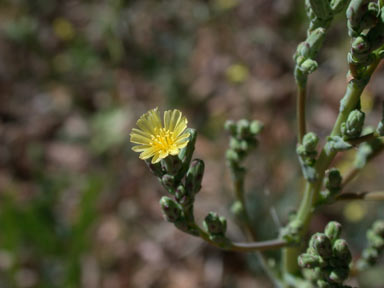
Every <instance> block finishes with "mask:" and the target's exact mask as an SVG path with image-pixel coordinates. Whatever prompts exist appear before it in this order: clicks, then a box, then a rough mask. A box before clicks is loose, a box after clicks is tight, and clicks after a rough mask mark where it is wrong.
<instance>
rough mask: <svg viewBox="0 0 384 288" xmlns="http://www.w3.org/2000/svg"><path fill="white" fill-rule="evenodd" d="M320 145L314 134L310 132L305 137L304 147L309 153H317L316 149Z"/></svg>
mask: <svg viewBox="0 0 384 288" xmlns="http://www.w3.org/2000/svg"><path fill="white" fill-rule="evenodd" d="M318 143H319V138H318V137H317V136H316V134H315V133H313V132H309V133H307V134H305V135H304V137H303V147H304V149H305V151H307V152H312V151H316V147H317V144H318Z"/></svg>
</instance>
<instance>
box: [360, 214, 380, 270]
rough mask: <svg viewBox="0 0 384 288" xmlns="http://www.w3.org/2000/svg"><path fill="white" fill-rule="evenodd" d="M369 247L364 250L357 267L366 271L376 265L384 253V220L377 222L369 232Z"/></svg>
mask: <svg viewBox="0 0 384 288" xmlns="http://www.w3.org/2000/svg"><path fill="white" fill-rule="evenodd" d="M367 239H368V247H367V248H366V249H364V251H363V253H362V257H361V259H360V260H359V262H358V264H357V267H358V268H359V269H360V270H364V269H366V268H368V267H371V266H373V265H375V264H376V262H377V260H378V259H379V257H380V255H381V254H383V251H384V220H377V221H376V222H375V223H374V224H373V225H372V227H371V229H369V230H368V231H367Z"/></svg>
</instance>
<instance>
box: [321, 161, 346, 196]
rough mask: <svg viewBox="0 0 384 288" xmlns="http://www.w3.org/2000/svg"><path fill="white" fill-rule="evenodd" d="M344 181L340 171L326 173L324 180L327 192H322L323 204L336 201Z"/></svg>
mask: <svg viewBox="0 0 384 288" xmlns="http://www.w3.org/2000/svg"><path fill="white" fill-rule="evenodd" d="M342 180H343V179H342V177H341V174H340V171H339V170H338V169H336V168H332V169H329V170H328V171H326V174H325V180H324V186H325V188H326V190H325V191H322V192H321V198H322V199H321V201H322V202H329V201H331V200H332V199H334V197H335V196H336V195H337V194H339V192H340V191H341V188H342V186H341V184H342Z"/></svg>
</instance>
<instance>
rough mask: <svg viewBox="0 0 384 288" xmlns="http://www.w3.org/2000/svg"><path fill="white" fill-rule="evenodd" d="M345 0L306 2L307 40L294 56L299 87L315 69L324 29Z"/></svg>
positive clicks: (312, 0)
mask: <svg viewBox="0 0 384 288" xmlns="http://www.w3.org/2000/svg"><path fill="white" fill-rule="evenodd" d="M347 2H348V1H347V0H332V1H329V0H306V1H305V6H306V11H307V16H308V18H309V20H310V24H309V28H308V31H307V39H306V40H305V41H304V42H302V43H300V44H299V46H298V47H297V50H296V52H295V54H294V60H295V62H296V67H295V79H296V82H297V83H298V84H299V85H300V86H304V85H305V83H306V82H307V78H308V75H309V74H310V73H312V72H314V71H315V70H316V69H317V66H318V64H317V62H316V60H315V58H316V56H317V54H318V51H319V50H320V47H321V46H322V44H323V41H324V38H325V33H326V29H327V28H328V27H329V25H330V23H331V21H332V19H333V18H334V16H335V15H336V14H337V13H339V12H340V11H342V10H343V8H344V7H345V5H346V3H347Z"/></svg>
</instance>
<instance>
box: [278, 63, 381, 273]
mask: <svg viewBox="0 0 384 288" xmlns="http://www.w3.org/2000/svg"><path fill="white" fill-rule="evenodd" d="M379 62H380V60H379V59H377V60H376V61H375V62H374V63H373V64H371V66H370V67H369V68H368V69H367V70H366V75H364V76H365V77H364V78H363V79H358V80H356V79H352V80H351V81H350V82H349V83H348V86H347V90H346V92H345V95H344V97H343V99H342V100H341V101H340V110H339V111H340V112H339V115H338V117H337V119H336V122H335V124H334V126H333V129H332V132H331V136H338V135H340V129H341V124H342V123H343V122H345V121H346V119H347V117H348V115H349V113H350V112H351V111H352V110H353V109H355V107H356V106H357V104H358V102H359V99H360V96H361V94H362V92H363V90H364V88H365V86H366V84H367V83H368V81H369V79H370V77H371V75H372V73H373V71H374V70H375V69H376V67H377V65H378V64H379ZM335 156H336V152H334V151H332V152H330V153H327V152H326V151H325V149H324V148H323V149H322V151H321V153H320V156H319V158H318V159H317V161H316V166H315V168H316V172H317V180H316V181H314V182H307V184H306V189H305V191H304V195H303V198H302V200H301V203H300V206H299V210H298V213H297V216H296V219H297V220H299V221H301V223H302V225H303V226H302V229H301V231H300V232H301V233H300V234H301V237H302V238H304V236H305V234H306V233H307V231H308V228H309V223H310V220H311V218H312V212H313V205H314V203H316V200H317V197H318V195H319V192H320V189H321V187H322V183H323V180H324V174H325V170H326V169H327V168H328V167H329V165H330V164H331V162H332V160H333V159H334V157H335ZM300 252H301V251H300V248H299V247H287V248H285V249H284V250H283V261H282V264H283V271H284V273H286V274H298V273H299V271H300V270H299V266H298V264H297V257H298V256H299V254H300Z"/></svg>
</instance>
